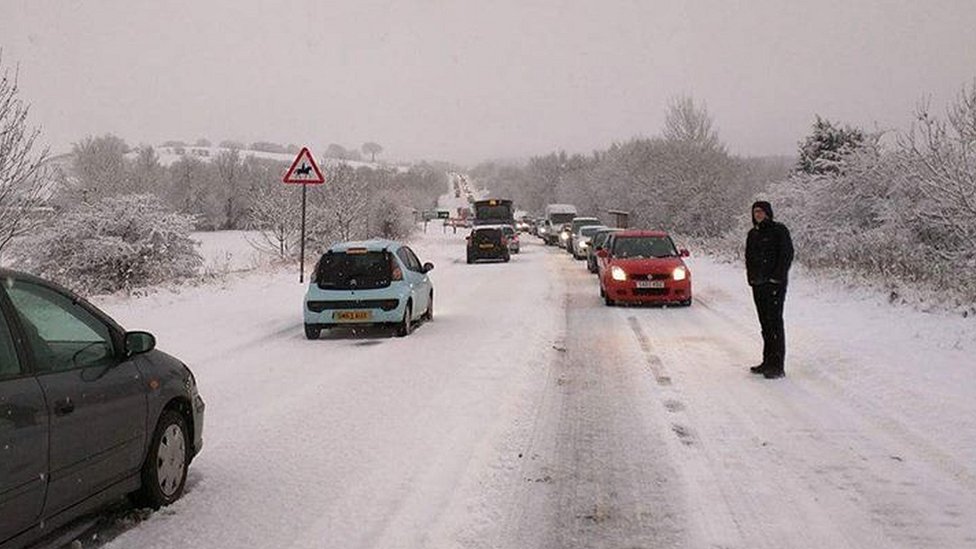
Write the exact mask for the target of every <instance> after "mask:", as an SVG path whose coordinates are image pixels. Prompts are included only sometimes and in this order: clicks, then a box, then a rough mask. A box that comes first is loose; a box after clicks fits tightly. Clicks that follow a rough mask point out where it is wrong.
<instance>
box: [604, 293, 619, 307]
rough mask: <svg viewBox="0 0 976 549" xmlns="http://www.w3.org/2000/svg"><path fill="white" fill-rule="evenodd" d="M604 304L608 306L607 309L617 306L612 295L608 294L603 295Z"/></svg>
mask: <svg viewBox="0 0 976 549" xmlns="http://www.w3.org/2000/svg"><path fill="white" fill-rule="evenodd" d="M603 302H604V303H606V304H607V307H613V306H614V305H616V302H615V301H614V300H612V299H610V295H609V294H607V293H606V292H604V294H603Z"/></svg>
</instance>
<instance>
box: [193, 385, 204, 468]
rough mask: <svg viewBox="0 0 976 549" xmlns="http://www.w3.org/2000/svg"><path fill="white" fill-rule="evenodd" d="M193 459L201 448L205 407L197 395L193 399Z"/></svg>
mask: <svg viewBox="0 0 976 549" xmlns="http://www.w3.org/2000/svg"><path fill="white" fill-rule="evenodd" d="M192 406H193V457H196V455H197V454H199V453H200V450H201V449H202V448H203V416H204V412H205V411H206V409H207V405H206V404H205V403H204V402H203V398H202V397H201V396H200V395H199V394H198V395H194V397H193V405H192Z"/></svg>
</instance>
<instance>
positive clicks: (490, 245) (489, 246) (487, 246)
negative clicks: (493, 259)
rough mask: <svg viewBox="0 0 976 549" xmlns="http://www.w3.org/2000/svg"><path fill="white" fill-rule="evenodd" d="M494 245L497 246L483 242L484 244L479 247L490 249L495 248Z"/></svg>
mask: <svg viewBox="0 0 976 549" xmlns="http://www.w3.org/2000/svg"><path fill="white" fill-rule="evenodd" d="M494 247H495V245H494V244H482V245H480V246H479V248H481V249H482V250H490V249H491V248H494Z"/></svg>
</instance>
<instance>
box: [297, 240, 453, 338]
mask: <svg viewBox="0 0 976 549" xmlns="http://www.w3.org/2000/svg"><path fill="white" fill-rule="evenodd" d="M433 268H434V265H433V264H431V263H424V264H421V263H420V260H419V259H418V258H417V254H415V253H413V250H411V249H410V248H408V247H407V246H404V245H403V244H400V243H398V242H393V241H391V240H378V239H377V240H367V241H365V242H343V243H341V244H336V245H334V246H332V247H331V248H329V250H328V251H327V252H325V253H324V254H322V257H321V258H320V259H319V261H318V263H317V264H316V266H315V272H314V273H313V274H312V278H311V280H310V281H309V284H308V291H307V292H306V293H305V304H304V305H305V306H304V315H305V337H307V338H308V339H318V337H319V335H320V334H321V332H322V330H324V329H329V328H335V327H336V326H341V325H387V326H394V327H396V334H397V335H398V336H400V337H403V336H406V335H409V334H410V332H411V331H413V327H414V323H415V322H416V321H418V320H433V318H434V286H433V285H432V284H431V282H430V278H429V277H428V276H427V273H428V272H430V271H431V269H433Z"/></svg>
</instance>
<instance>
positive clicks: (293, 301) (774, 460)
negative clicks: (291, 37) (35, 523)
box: [102, 227, 976, 549]
mask: <svg viewBox="0 0 976 549" xmlns="http://www.w3.org/2000/svg"><path fill="white" fill-rule="evenodd" d="M433 230H434V229H433V227H432V231H433ZM463 245H464V241H463V238H462V237H461V235H456V236H455V235H440V234H434V233H433V232H432V234H431V235H429V236H426V237H423V238H421V239H419V241H418V242H417V243H416V245H415V246H414V247H415V249H416V250H417V251H418V255H419V256H420V258H421V260H423V261H428V260H429V261H433V262H434V263H435V265H436V269H435V270H434V271H433V273H432V278H433V280H434V284H435V302H436V310H435V321H434V322H432V323H427V324H425V325H421V326H420V327H419V328H418V329H417V331H416V332H415V333H414V334H413V335H411V336H410V337H408V338H405V339H395V338H389V337H387V335H386V333H384V332H369V333H366V334H351V333H344V334H336V335H329V336H327V337H325V338H324V339H323V340H320V341H306V340H305V339H304V338H303V336H302V330H301V324H300V319H301V317H300V306H301V296H302V293H303V288H302V287H301V286H299V285H298V283H297V281H296V280H294V278H295V277H294V276H292V275H287V276H286V275H274V276H272V275H248V276H245V277H241V278H238V279H235V280H233V281H231V282H229V283H227V284H226V287H223V288H216V287H203V288H197V289H194V290H191V291H187V292H185V293H184V294H183V295H179V296H165V295H156V296H151V297H148V298H142V299H136V300H132V301H112V302H108V303H104V305H105V307H106V308H107V309H108V310H109V311H110V312H111V313H112V314H114V315H115V316H116V317H117V318H118V319H119V320H120V322H122V323H123V325H125V326H127V327H129V328H130V329H135V328H146V329H150V330H152V331H154V332H155V333H156V335H157V337H158V339H159V342H160V347H161V348H163V349H164V350H168V351H170V352H172V353H173V354H175V355H177V356H179V357H180V358H182V359H184V360H185V361H187V362H188V363H189V364H190V365H191V366H192V367H193V368H194V371H195V373H196V376H197V378H198V383H199V385H200V387H201V392H202V393H203V395H204V398H205V399H206V400H207V403H208V410H207V413H208V416H207V423H206V431H205V442H206V444H205V447H204V450H203V452H202V453H201V455H200V456H199V458H198V459H197V460H196V461H195V462H194V464H193V466H192V468H191V477H190V480H189V484H188V490H187V493H186V495H185V496H184V498H183V499H182V500H181V501H179V502H177V503H176V504H175V505H173V506H171V507H170V508H167V509H165V510H163V511H160V512H158V513H155V514H154V515H152V516H151V517H150V518H149V519H148V520H145V521H143V522H139V523H136V524H121V525H117V526H116V528H118V529H121V530H123V532H122V533H121V534H120V535H118V537H116V538H115V539H114V540H112V541H111V542H109V543H108V545H107V546H108V547H111V548H128V547H140V548H150V547H160V548H163V547H214V548H231V547H233V548H238V547H269V548H270V547H275V548H296V549H297V548H306V547H307V548H312V547H316V548H318V547H336V548H339V547H341V548H344V549H345V548H383V549H386V548H399V547H403V548H408V547H409V548H416V547H429V548H450V547H464V548H509V547H511V548H524V547H540V548H552V549H556V548H573V547H579V548H583V547H627V548H638V547H640V548H656V547H723V548H732V547H737V548H738V547H741V548H755V547H769V548H774V547H775V548H782V547H811V548H814V547H816V548H822V547H831V548H844V547H851V548H854V547H976V404H973V400H974V399H973V398H972V395H973V394H976V381H974V379H976V376H974V375H973V373H974V372H973V369H974V366H973V359H972V353H973V352H974V351H976V343H974V340H973V334H974V328H973V326H972V324H973V323H972V321H971V320H969V321H966V320H963V319H953V318H948V317H942V316H938V315H925V314H921V313H917V312H912V311H907V310H898V309H895V308H892V307H889V306H887V305H883V304H879V303H877V302H875V301H872V300H871V299H869V298H863V297H852V296H850V295H849V292H847V291H846V290H845V289H844V288H824V287H823V286H822V285H821V284H818V283H816V282H815V281H813V280H807V279H804V278H803V277H800V276H798V277H796V279H795V280H794V282H793V287H792V288H791V293H790V296H789V297H788V300H787V337H788V348H789V356H788V362H787V370H788V371H787V373H788V377H787V378H786V379H783V380H776V381H766V380H763V379H761V378H756V377H755V376H750V375H749V374H748V372H747V367H748V366H749V365H751V364H753V363H755V360H756V357H757V356H758V350H759V338H758V334H757V332H758V326H757V322H756V320H755V313H754V311H753V309H752V304H751V301H750V299H751V298H750V296H749V294H748V293H747V289H746V288H745V287H744V284H743V276H742V273H741V271H740V270H738V269H737V268H735V267H733V266H728V265H721V264H717V263H713V262H711V261H709V260H707V258H698V259H696V260H693V261H692V263H691V267H692V270H693V272H694V283H695V291H696V303H695V304H694V305H693V306H692V307H690V308H671V309H666V308H607V307H604V306H603V305H602V301H601V300H600V299H599V297H598V295H597V289H596V283H595V280H594V277H592V275H589V274H588V273H587V272H586V270H585V268H584V266H583V265H582V264H581V262H576V261H573V260H572V259H571V258H570V257H569V256H568V255H567V254H565V253H563V252H561V251H557V250H555V249H552V248H545V247H543V246H541V245H539V244H537V241H536V240H534V239H531V238H527V239H526V240H525V241H524V242H523V250H524V253H522V254H520V255H518V256H514V258H513V261H512V262H511V263H509V264H491V265H487V264H486V265H473V266H469V265H466V264H464V261H463V257H464V250H463ZM110 530H112V529H108V530H106V531H105V532H102V534H103V535H102V537H103V538H104V537H105V535H106V534H109V535H114V534H115V532H113V531H110Z"/></svg>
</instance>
